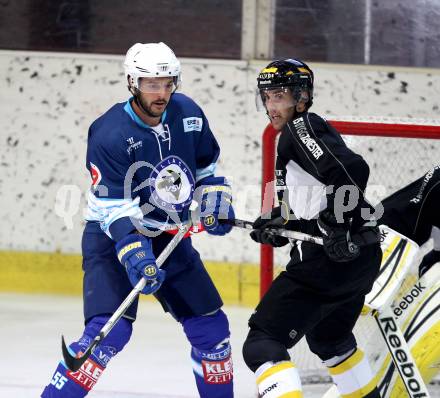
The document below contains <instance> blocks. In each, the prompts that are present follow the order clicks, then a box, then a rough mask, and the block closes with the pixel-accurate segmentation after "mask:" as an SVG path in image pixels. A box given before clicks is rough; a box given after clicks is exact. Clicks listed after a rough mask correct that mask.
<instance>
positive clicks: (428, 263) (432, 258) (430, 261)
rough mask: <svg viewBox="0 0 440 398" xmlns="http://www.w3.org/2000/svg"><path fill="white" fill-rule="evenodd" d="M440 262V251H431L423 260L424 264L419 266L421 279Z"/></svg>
mask: <svg viewBox="0 0 440 398" xmlns="http://www.w3.org/2000/svg"><path fill="white" fill-rule="evenodd" d="M438 262H440V251H437V250H431V251H430V252H428V253H427V254H425V256H424V257H423V259H422V262H421V263H420V265H419V278H420V277H421V276H422V275H423V274H425V273H426V272H427V271H428V270H429V269H431V267H432V266H433V265H434V264H435V263H438Z"/></svg>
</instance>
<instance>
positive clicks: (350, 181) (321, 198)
mask: <svg viewBox="0 0 440 398" xmlns="http://www.w3.org/2000/svg"><path fill="white" fill-rule="evenodd" d="M277 153H278V156H277V161H276V183H277V191H278V197H279V199H280V200H284V201H288V203H289V206H290V209H291V210H292V211H293V213H294V214H295V216H296V217H297V218H298V219H306V220H311V219H314V218H317V216H318V214H319V212H320V211H322V210H324V209H325V208H329V209H330V210H333V211H335V214H336V215H337V214H338V212H339V214H341V215H342V216H343V218H344V220H345V221H347V220H348V219H350V218H351V219H352V220H353V223H352V225H353V231H354V230H356V229H357V228H358V227H359V226H360V225H362V224H363V223H364V222H365V221H366V220H369V215H371V214H373V210H372V208H371V206H370V205H369V204H368V203H367V202H366V201H365V199H364V190H365V187H366V185H367V181H368V176H369V167H368V165H367V163H366V162H365V161H364V159H363V158H362V157H361V156H360V155H358V154H356V153H354V152H353V151H351V150H350V149H349V148H348V147H347V146H346V145H345V142H344V141H343V139H342V138H341V136H340V135H339V133H338V132H337V131H336V130H335V129H334V128H333V127H332V126H331V125H329V124H328V123H327V122H326V121H325V120H324V119H323V118H321V117H320V116H318V115H316V114H314V113H308V112H305V113H302V114H300V115H299V116H298V117H297V118H296V119H294V120H293V121H291V122H289V123H287V125H286V126H285V127H284V128H283V130H282V132H281V135H280V139H279V142H278V148H277ZM347 189H349V190H350V191H349V192H350V198H349V195H348V193H347V192H348V191H347ZM344 206H345V207H344ZM362 208H365V210H362ZM361 212H362V216H364V219H362V218H361ZM367 215H368V216H367ZM338 221H339V219H338Z"/></svg>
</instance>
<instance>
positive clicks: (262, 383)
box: [255, 361, 303, 398]
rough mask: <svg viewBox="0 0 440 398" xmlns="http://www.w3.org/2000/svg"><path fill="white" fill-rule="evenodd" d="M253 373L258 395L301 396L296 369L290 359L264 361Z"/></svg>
mask: <svg viewBox="0 0 440 398" xmlns="http://www.w3.org/2000/svg"><path fill="white" fill-rule="evenodd" d="M255 375H256V376H257V387H258V394H259V396H260V397H264V398H281V397H283V398H284V397H286V398H287V397H289V398H302V397H303V394H302V388H301V379H300V377H299V373H298V370H297V369H296V367H295V365H294V364H293V363H292V362H290V361H282V362H266V363H265V364H263V365H261V366H260V367H259V368H258V369H257V371H256V372H255Z"/></svg>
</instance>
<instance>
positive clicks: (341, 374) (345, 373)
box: [324, 348, 380, 398]
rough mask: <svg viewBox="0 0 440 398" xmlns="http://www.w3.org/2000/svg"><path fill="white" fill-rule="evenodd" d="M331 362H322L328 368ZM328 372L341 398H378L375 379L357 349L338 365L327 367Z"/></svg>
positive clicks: (365, 360)
mask: <svg viewBox="0 0 440 398" xmlns="http://www.w3.org/2000/svg"><path fill="white" fill-rule="evenodd" d="M331 361H332V360H331V359H330V360H328V361H324V365H327V366H329V363H331ZM332 365H333V364H332ZM328 371H329V373H330V375H331V377H332V379H333V382H334V383H335V384H336V387H337V389H338V391H339V393H340V394H341V397H342V398H344V397H347V398H348V397H350V398H380V395H379V391H378V390H377V387H376V379H375V378H374V376H373V372H372V371H371V368H370V365H369V363H368V360H367V358H366V357H365V355H364V353H363V351H362V350H360V349H359V348H358V349H356V350H355V351H354V352H353V353H352V354H351V355H350V356H348V357H347V358H345V359H344V360H343V361H342V362H340V363H339V364H337V365H335V366H332V367H328Z"/></svg>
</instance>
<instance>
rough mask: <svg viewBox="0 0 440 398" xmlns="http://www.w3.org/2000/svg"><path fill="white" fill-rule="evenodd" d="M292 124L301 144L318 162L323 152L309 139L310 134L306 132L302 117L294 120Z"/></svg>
mask: <svg viewBox="0 0 440 398" xmlns="http://www.w3.org/2000/svg"><path fill="white" fill-rule="evenodd" d="M293 124H294V126H295V129H296V133H297V134H298V137H299V139H300V140H301V142H302V143H303V144H304V145H305V147H306V148H307V149H308V151H309V152H310V153H311V154H312V156H313V157H314V158H315V159H316V160H318V159H319V158H320V157H321V155H322V154H323V153H324V152H323V150H322V149H321V147H320V146H319V145H318V144H317V142H316V141H315V140H314V139H313V138H312V137H310V134H309V132H308V131H307V128H306V125H305V123H304V119H303V118H302V117H300V118H298V119H295V120H294V121H293Z"/></svg>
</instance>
